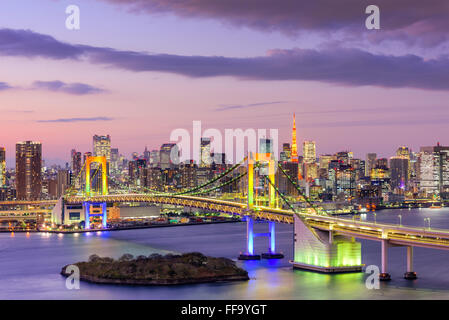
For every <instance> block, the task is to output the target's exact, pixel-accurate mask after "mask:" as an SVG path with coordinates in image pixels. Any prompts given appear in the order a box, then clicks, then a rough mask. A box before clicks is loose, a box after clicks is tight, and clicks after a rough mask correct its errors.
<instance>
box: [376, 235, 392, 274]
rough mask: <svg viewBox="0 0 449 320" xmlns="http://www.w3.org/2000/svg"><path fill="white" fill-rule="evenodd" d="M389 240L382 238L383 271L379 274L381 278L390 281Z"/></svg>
mask: <svg viewBox="0 0 449 320" xmlns="http://www.w3.org/2000/svg"><path fill="white" fill-rule="evenodd" d="M388 247H389V244H388V240H387V239H382V272H381V273H380V274H379V280H381V281H389V280H391V276H390V274H389V273H388Z"/></svg>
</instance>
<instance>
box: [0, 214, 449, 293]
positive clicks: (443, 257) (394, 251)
mask: <svg viewBox="0 0 449 320" xmlns="http://www.w3.org/2000/svg"><path fill="white" fill-rule="evenodd" d="M398 215H401V216H402V223H403V224H404V225H412V226H418V227H424V218H427V217H429V218H430V219H431V226H432V227H438V228H449V209H448V208H444V209H412V210H408V209H403V210H382V211H379V212H377V213H376V218H377V221H378V222H391V223H398V222H399V218H398ZM363 218H365V219H367V220H369V221H372V220H373V218H374V216H373V214H372V213H368V214H366V216H362V219H363ZM266 228H267V225H266V224H260V225H259V224H257V226H256V229H257V230H260V232H262V231H263V230H264V229H265V230H266ZM245 231H246V226H245V224H244V223H232V224H217V225H198V226H180V227H176V228H155V229H143V230H126V231H117V232H101V233H90V234H65V235H58V234H45V233H30V234H26V233H16V234H14V235H12V234H8V233H5V234H0V239H1V240H0V252H1V255H0V274H1V277H0V287H1V288H2V289H1V290H0V298H1V299H438V298H446V299H447V298H449V274H448V273H447V265H449V252H446V251H439V250H431V249H423V248H416V249H415V270H416V271H417V273H418V277H419V279H418V280H415V281H407V280H404V279H403V278H402V275H403V273H404V271H405V263H406V261H405V248H391V249H390V273H391V276H392V281H391V282H389V283H381V289H380V290H368V289H366V287H365V278H366V275H365V274H363V273H355V274H339V275H325V274H318V273H313V272H306V271H300V270H292V268H291V266H290V265H289V263H288V260H289V259H292V244H293V240H292V238H293V234H292V226H290V225H277V247H278V249H279V251H283V252H284V254H285V259H283V260H280V261H276V260H272V261H266V260H262V261H249V262H248V261H247V262H240V261H239V262H238V264H239V265H240V266H242V267H243V268H245V269H246V270H248V272H249V275H250V278H251V280H250V281H248V282H245V283H219V284H198V285H185V286H179V287H170V288H168V287H132V286H114V285H95V284H89V283H81V289H80V290H67V289H66V288H65V278H63V277H62V276H61V275H59V271H60V269H61V267H62V266H64V265H66V264H70V263H73V262H77V261H83V260H86V259H87V258H88V257H89V255H91V254H94V253H95V254H98V255H100V256H111V257H114V258H118V257H119V256H121V255H122V254H123V253H131V254H133V255H140V254H145V255H149V254H151V253H169V252H173V253H176V252H189V251H199V252H202V253H204V254H206V255H211V256H217V257H218V256H223V257H227V258H232V259H235V258H236V257H237V255H238V254H239V252H240V251H244V246H245ZM361 242H362V261H363V263H364V264H366V265H370V264H376V265H379V264H380V243H378V242H370V241H364V240H362V241H361ZM266 247H267V243H266V239H262V238H256V251H257V252H262V251H265V250H266Z"/></svg>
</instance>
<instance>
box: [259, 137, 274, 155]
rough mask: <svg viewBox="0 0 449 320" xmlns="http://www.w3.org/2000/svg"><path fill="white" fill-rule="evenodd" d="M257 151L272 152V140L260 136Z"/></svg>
mask: <svg viewBox="0 0 449 320" xmlns="http://www.w3.org/2000/svg"><path fill="white" fill-rule="evenodd" d="M259 153H273V140H272V139H267V138H260V139H259Z"/></svg>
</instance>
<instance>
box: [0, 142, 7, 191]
mask: <svg viewBox="0 0 449 320" xmlns="http://www.w3.org/2000/svg"><path fill="white" fill-rule="evenodd" d="M5 185H6V151H5V148H3V147H0V187H4V186H5Z"/></svg>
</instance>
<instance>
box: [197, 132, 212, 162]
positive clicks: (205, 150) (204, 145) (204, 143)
mask: <svg viewBox="0 0 449 320" xmlns="http://www.w3.org/2000/svg"><path fill="white" fill-rule="evenodd" d="M210 143H211V141H210V138H201V145H200V147H201V150H200V152H201V154H200V161H201V163H200V167H202V168H204V167H207V166H210V165H211V164H212V161H211V158H210Z"/></svg>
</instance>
